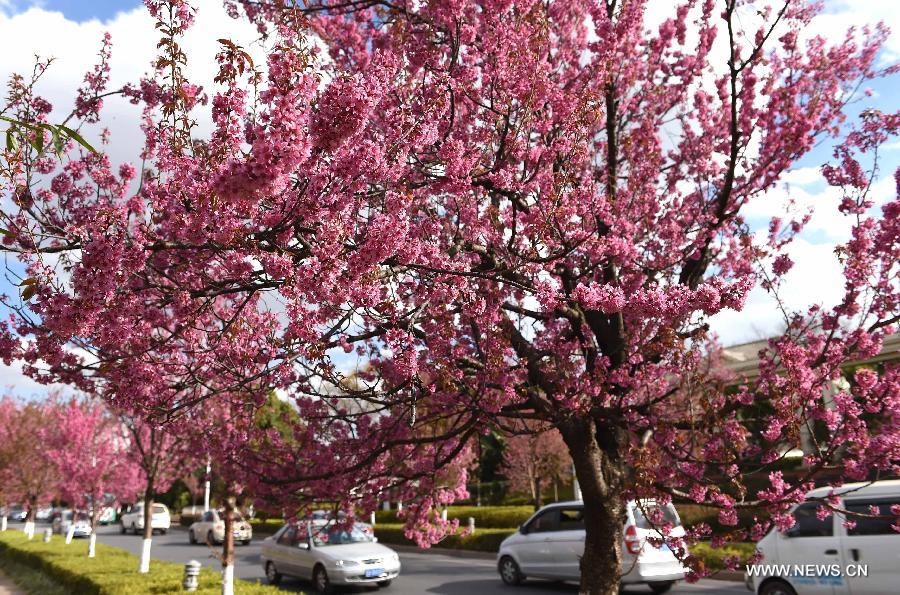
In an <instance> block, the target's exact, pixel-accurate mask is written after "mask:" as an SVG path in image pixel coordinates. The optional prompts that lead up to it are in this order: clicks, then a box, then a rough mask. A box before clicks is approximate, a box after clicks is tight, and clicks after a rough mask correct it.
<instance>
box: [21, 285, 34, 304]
mask: <svg viewBox="0 0 900 595" xmlns="http://www.w3.org/2000/svg"><path fill="white" fill-rule="evenodd" d="M35 291H37V286H35V285H29V286H28V287H26V288H25V291H23V292H22V299H23V300H25V301H26V302H27V301H28V300H30V299H31V298H33V297H34V292H35Z"/></svg>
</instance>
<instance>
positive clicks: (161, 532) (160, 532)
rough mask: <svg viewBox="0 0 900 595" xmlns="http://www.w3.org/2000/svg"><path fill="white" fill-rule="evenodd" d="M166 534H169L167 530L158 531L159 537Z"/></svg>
mask: <svg viewBox="0 0 900 595" xmlns="http://www.w3.org/2000/svg"><path fill="white" fill-rule="evenodd" d="M168 532H169V530H168V529H160V530H159V534H160V535H165V534H166V533H168Z"/></svg>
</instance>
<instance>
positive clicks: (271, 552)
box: [261, 520, 400, 593]
mask: <svg viewBox="0 0 900 595" xmlns="http://www.w3.org/2000/svg"><path fill="white" fill-rule="evenodd" d="M377 541H378V540H377V539H376V538H375V537H373V536H372V535H371V534H367V533H364V532H363V531H361V530H360V529H359V528H358V527H355V526H354V527H353V528H351V529H347V528H346V527H342V526H341V525H335V524H334V523H332V522H330V521H325V520H316V521H302V522H300V523H299V524H297V525H285V526H284V527H282V528H281V529H279V530H278V532H277V533H275V535H272V536H271V537H267V538H266V539H264V540H263V542H262V552H261V558H262V565H263V568H264V569H265V571H266V578H267V579H268V581H269V583H271V584H273V585H277V584H278V583H279V582H281V577H282V576H283V575H288V576H295V577H298V578H303V579H307V580H311V581H312V584H313V588H314V589H315V591H316V592H317V593H327V592H329V591H330V590H331V587H332V585H377V586H379V587H387V586H388V585H390V584H391V581H392V580H394V579H395V578H397V576H399V574H400V556H398V555H397V552H395V551H394V550H392V549H391V548H389V547H385V546H383V545H381V544H379V543H377Z"/></svg>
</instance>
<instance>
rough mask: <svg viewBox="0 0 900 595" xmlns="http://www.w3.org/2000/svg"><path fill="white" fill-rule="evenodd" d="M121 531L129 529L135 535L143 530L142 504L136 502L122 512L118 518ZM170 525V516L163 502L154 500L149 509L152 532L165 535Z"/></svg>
mask: <svg viewBox="0 0 900 595" xmlns="http://www.w3.org/2000/svg"><path fill="white" fill-rule="evenodd" d="M119 523H120V524H121V525H120V526H121V530H122V533H125V532H127V531H129V530H130V531H131V532H132V533H134V534H135V535H137V534H138V533H140V532H142V531H143V530H144V504H143V503H140V504H136V505H135V506H134V508H132V509H131V510H129V511H128V512H126V513H124V514H122V516H121V517H120V518H119ZM171 526H172V517H171V516H170V515H169V509H168V507H166V505H165V504H160V503H158V502H155V503H154V504H153V510H152V511H151V517H150V527H151V528H152V529H153V531H154V532H156V531H159V532H160V533H162V534H163V535H165V534H166V533H167V532H168V531H169V528H170V527H171Z"/></svg>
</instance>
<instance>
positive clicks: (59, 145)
mask: <svg viewBox="0 0 900 595" xmlns="http://www.w3.org/2000/svg"><path fill="white" fill-rule="evenodd" d="M50 132H51V134H53V148H54V149H55V150H56V154H57V155H62V152H63V150H64V149H65V148H66V143H65V142H64V141H63V138H62V135H61V134H60V133H59V128H51V129H50Z"/></svg>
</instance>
